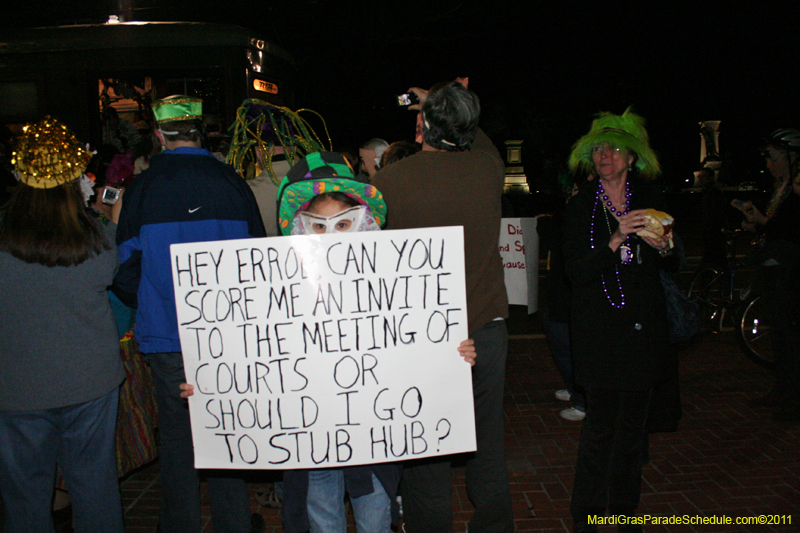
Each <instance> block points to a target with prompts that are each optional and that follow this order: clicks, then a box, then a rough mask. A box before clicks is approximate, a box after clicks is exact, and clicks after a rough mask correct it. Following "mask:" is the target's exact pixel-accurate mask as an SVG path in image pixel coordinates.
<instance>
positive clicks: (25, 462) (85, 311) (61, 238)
mask: <svg viewBox="0 0 800 533" xmlns="http://www.w3.org/2000/svg"><path fill="white" fill-rule="evenodd" d="M90 157H91V156H90V154H88V153H87V151H86V150H85V149H84V148H83V147H82V146H81V145H80V144H79V143H78V141H77V140H76V139H75V137H74V136H73V134H72V133H71V132H70V131H69V130H68V129H67V128H66V126H64V125H63V124H62V123H60V122H58V121H57V120H55V119H52V118H50V117H46V118H45V119H43V120H41V121H39V122H37V123H36V124H28V125H26V126H25V127H24V128H23V130H22V134H21V135H20V137H19V140H18V143H17V147H16V151H15V152H14V158H13V163H14V165H15V175H16V176H17V179H18V180H19V181H20V183H19V184H18V185H17V186H16V188H15V190H14V193H13V194H12V196H11V199H10V200H9V202H8V204H7V205H6V206H5V209H4V211H3V213H2V214H0V272H2V276H0V294H2V298H0V314H2V317H3V319H2V320H0V338H2V339H3V340H2V343H0V494H2V498H3V501H4V503H5V509H6V517H5V523H4V526H5V531H6V532H8V533H14V532H20V531H53V519H52V516H51V513H50V510H51V501H52V497H53V485H54V483H55V477H56V465H58V466H59V467H60V469H61V472H62V473H63V476H64V479H65V480H66V485H67V488H68V489H69V494H70V498H71V501H72V508H73V520H74V526H75V531H78V532H79V533H122V531H123V523H122V503H121V500H120V493H119V484H118V481H117V461H116V456H115V453H114V444H115V428H116V423H117V404H118V403H119V385H120V383H121V382H122V380H123V379H124V377H125V371H124V369H123V365H122V360H121V359H120V350H119V342H118V337H117V328H116V325H115V324H114V317H113V314H112V312H111V307H110V304H109V300H108V293H107V292H106V287H107V286H108V285H110V284H111V281H112V280H113V278H114V272H115V271H116V269H117V250H116V247H115V246H114V233H115V231H116V228H117V225H116V219H117V217H118V215H119V211H118V210H116V209H113V210H112V211H111V214H110V215H111V222H110V223H109V224H108V225H107V226H103V225H102V224H100V223H98V222H97V221H95V220H93V219H92V218H91V217H90V216H89V215H88V214H87V212H86V210H85V209H84V202H85V197H84V195H83V194H82V192H81V189H82V187H83V186H84V185H85V184H86V182H88V181H89V180H88V178H86V176H85V175H84V169H85V168H86V165H87V164H88V162H89V159H90ZM82 182H83V183H82ZM89 183H90V182H89ZM89 190H91V187H89Z"/></svg>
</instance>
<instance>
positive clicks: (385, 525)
mask: <svg viewBox="0 0 800 533" xmlns="http://www.w3.org/2000/svg"><path fill="white" fill-rule="evenodd" d="M372 487H373V489H374V490H373V492H372V494H365V495H364V496H359V497H358V498H353V497H352V496H350V503H351V504H352V505H353V515H355V519H356V531H358V533H391V525H392V502H391V501H389V496H388V495H387V494H386V491H385V490H384V488H383V485H381V482H380V481H378V478H376V477H375V474H372ZM344 493H345V482H344V472H343V471H342V470H339V469H326V470H309V471H308V503H307V506H308V521H309V523H310V524H311V529H310V533H347V517H346V516H345V508H344Z"/></svg>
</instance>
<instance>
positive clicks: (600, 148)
mask: <svg viewBox="0 0 800 533" xmlns="http://www.w3.org/2000/svg"><path fill="white" fill-rule="evenodd" d="M623 150H625V148H620V147H619V146H615V145H613V144H610V143H603V144H595V145H594V146H592V150H591V152H592V155H593V156H595V155H600V154H602V153H604V152H611V153H612V154H621V153H622V151H623Z"/></svg>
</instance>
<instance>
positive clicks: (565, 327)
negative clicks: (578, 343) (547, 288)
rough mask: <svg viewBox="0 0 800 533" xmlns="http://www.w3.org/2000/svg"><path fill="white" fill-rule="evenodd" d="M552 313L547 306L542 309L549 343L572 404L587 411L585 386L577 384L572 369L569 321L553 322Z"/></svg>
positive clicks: (543, 323)
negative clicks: (584, 393)
mask: <svg viewBox="0 0 800 533" xmlns="http://www.w3.org/2000/svg"><path fill="white" fill-rule="evenodd" d="M549 315H550V313H549V312H548V311H547V307H545V308H544V309H543V310H542V325H543V326H544V332H545V335H546V336H547V345H548V346H549V347H550V353H551V354H552V356H553V362H554V363H555V364H556V368H557V369H558V373H559V374H561V378H562V379H563V380H564V385H565V386H566V387H567V390H568V391H569V393H570V395H571V396H572V405H573V406H575V408H576V409H578V410H579V411H586V398H585V397H584V395H583V388H582V387H579V386H576V385H575V377H574V373H573V371H572V350H571V348H570V345H569V323H568V322H553V321H551V320H550V316H549Z"/></svg>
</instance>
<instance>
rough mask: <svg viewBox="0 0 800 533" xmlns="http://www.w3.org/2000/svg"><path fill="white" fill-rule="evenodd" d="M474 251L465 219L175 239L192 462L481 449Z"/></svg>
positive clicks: (319, 460)
mask: <svg viewBox="0 0 800 533" xmlns="http://www.w3.org/2000/svg"><path fill="white" fill-rule="evenodd" d="M463 250H464V245H463V228H461V227H447V228H427V229H421V230H397V231H375V232H365V233H346V234H338V235H318V236H312V237H276V238H265V239H246V240H232V241H215V242H203V243H190V244H179V245H173V246H172V247H171V256H172V258H171V260H172V277H173V281H174V285H175V301H176V305H177V311H178V322H179V327H180V337H181V346H182V349H183V359H184V365H185V369H186V380H187V382H189V383H191V384H193V385H194V386H195V394H194V396H192V397H191V398H190V399H189V402H190V404H189V405H190V412H191V419H192V435H193V438H194V446H195V465H196V466H197V467H198V468H242V469H245V468H252V469H285V468H321V467H341V466H348V465H358V464H369V463H380V462H386V461H396V460H404V459H412V458H421V457H430V456H436V455H445V454H452V453H461V452H466V451H473V450H475V424H474V412H473V403H472V382H471V370H470V366H469V365H468V364H467V363H466V362H464V360H463V359H462V358H461V357H460V356H459V355H458V351H457V347H458V344H459V343H460V342H461V341H462V340H464V339H466V338H467V307H466V294H465V288H464V286H465V285H464V254H463ZM478 358H480V354H478Z"/></svg>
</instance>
